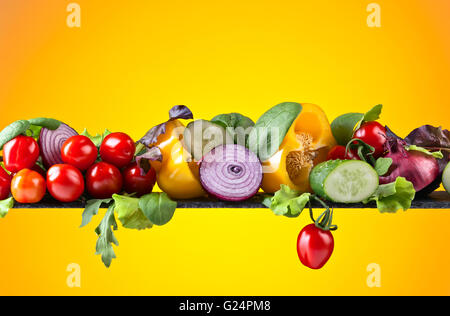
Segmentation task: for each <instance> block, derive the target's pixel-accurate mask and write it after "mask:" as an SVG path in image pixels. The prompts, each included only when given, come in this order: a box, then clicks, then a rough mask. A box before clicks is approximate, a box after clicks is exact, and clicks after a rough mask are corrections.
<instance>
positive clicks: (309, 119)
mask: <svg viewBox="0 0 450 316" xmlns="http://www.w3.org/2000/svg"><path fill="white" fill-rule="evenodd" d="M381 111H382V106H381V105H378V106H376V107H374V108H373V109H371V110H370V111H369V112H367V113H365V114H364V113H349V114H344V115H342V116H340V117H338V118H336V119H335V120H334V121H333V122H332V123H331V124H330V123H329V121H328V118H327V116H326V114H325V113H324V112H323V110H322V109H321V108H320V107H318V106H317V105H313V104H300V103H293V102H286V103H281V104H279V105H276V106H275V107H273V108H271V109H269V110H268V111H267V112H266V113H264V114H263V115H262V116H261V117H260V118H259V120H257V121H256V123H255V122H253V121H252V120H251V119H250V118H248V117H246V116H244V115H242V114H239V113H230V114H220V115H217V116H215V117H214V118H212V119H211V120H204V119H202V120H194V116H193V114H192V112H191V111H190V110H189V109H188V108H187V107H186V106H175V107H173V108H172V109H171V110H170V111H169V119H168V120H167V121H166V122H163V123H161V124H159V125H156V126H154V127H153V128H151V129H150V130H149V131H148V132H147V133H146V134H145V135H144V136H143V137H142V138H141V139H140V140H139V141H137V142H135V141H134V140H133V139H132V138H131V137H130V136H129V135H127V134H125V133H122V132H116V133H112V132H110V131H108V130H106V131H105V132H104V133H103V134H101V135H99V134H97V135H95V136H92V135H90V134H89V133H88V131H87V130H85V131H83V132H82V133H81V134H78V133H77V132H76V131H75V130H74V129H73V128H71V127H70V126H68V125H67V124H64V123H62V122H60V121H57V120H54V119H48V118H37V119H30V120H20V121H16V122H13V123H12V124H10V125H9V126H7V127H6V128H5V129H4V130H3V131H2V132H0V149H3V162H2V168H0V217H5V216H6V214H7V213H8V210H9V209H11V208H13V207H14V203H15V202H18V203H39V202H40V201H42V199H43V198H44V197H45V195H46V194H48V195H50V196H51V197H52V198H53V199H55V200H58V201H60V202H63V203H69V202H74V201H82V202H84V203H85V205H86V209H85V210H84V212H83V214H82V221H81V227H84V226H86V225H88V224H89V223H90V222H91V221H92V220H93V219H94V216H96V215H97V214H98V212H99V209H100V208H107V212H106V213H105V216H104V217H103V219H102V220H101V221H100V223H99V225H98V226H97V228H96V229H95V232H96V233H97V235H98V240H97V244H96V254H98V255H101V258H102V261H103V263H104V264H105V265H106V266H107V267H109V266H110V265H111V262H112V259H114V258H116V255H115V252H114V248H113V245H115V246H118V244H119V243H118V241H117V239H116V238H115V236H114V231H115V230H117V229H118V224H117V221H116V219H117V220H118V221H119V222H120V223H121V224H122V227H124V228H128V229H137V230H143V229H149V228H152V227H153V226H154V225H156V226H162V225H165V224H167V223H168V222H169V221H170V220H171V219H172V218H173V216H174V213H175V210H176V208H177V202H176V200H189V199H196V198H203V197H206V196H209V197H211V198H214V199H219V200H224V201H231V202H237V203H238V202H240V201H244V200H247V199H250V198H252V197H254V196H255V195H256V194H258V192H259V191H260V190H262V191H264V192H265V194H266V198H265V200H264V202H263V204H264V205H265V206H267V207H268V208H270V209H271V210H272V211H273V213H274V214H275V215H279V216H287V217H291V218H296V217H298V216H300V215H301V214H302V213H303V211H304V209H305V208H308V209H309V215H310V218H311V220H312V222H313V224H311V225H307V226H306V227H305V228H304V229H302V231H301V232H300V234H299V236H298V240H297V253H298V256H299V259H300V261H301V262H302V263H303V264H304V265H305V266H307V267H309V268H311V269H320V268H322V267H323V266H324V265H325V264H326V263H327V261H328V260H329V259H330V258H331V256H332V253H333V251H334V239H333V234H332V232H333V231H335V230H337V226H336V225H334V224H333V210H332V209H331V208H330V207H329V206H328V205H327V201H328V202H331V203H343V204H349V203H364V204H367V203H372V202H373V203H376V204H377V207H378V209H379V210H380V212H382V213H395V212H397V211H398V210H400V209H403V210H407V209H409V208H410V207H411V203H412V201H413V200H414V198H415V196H416V195H426V194H429V193H431V192H433V191H435V190H436V189H437V188H438V187H439V186H440V184H441V183H443V185H444V188H446V189H447V191H448V190H449V189H450V167H449V166H448V164H449V161H450V132H449V131H447V130H442V128H436V127H433V126H429V125H425V126H422V127H420V128H418V129H416V130H414V131H412V132H411V133H410V134H409V135H408V136H407V137H405V138H404V139H402V138H400V137H398V136H397V135H396V134H395V133H394V132H392V130H391V129H390V128H389V127H387V126H383V125H382V124H380V123H379V122H378V120H379V118H380V115H381ZM182 120H190V122H189V123H188V124H187V125H186V126H185V125H184V124H183V123H182ZM156 184H157V185H158V187H159V188H160V189H161V192H153V189H154V186H155V185H156ZM313 201H315V202H318V203H320V205H322V207H323V209H325V211H324V212H322V213H321V214H320V215H319V216H318V217H317V218H315V214H314V210H313V209H312V207H311V205H312V202H313Z"/></svg>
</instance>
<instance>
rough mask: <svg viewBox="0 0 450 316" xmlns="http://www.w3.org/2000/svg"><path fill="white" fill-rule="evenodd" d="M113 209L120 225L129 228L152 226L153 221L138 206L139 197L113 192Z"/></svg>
mask: <svg viewBox="0 0 450 316" xmlns="http://www.w3.org/2000/svg"><path fill="white" fill-rule="evenodd" d="M113 199H114V202H115V209H114V210H115V211H116V213H117V218H118V219H119V221H120V222H121V223H122V226H123V227H125V228H129V229H138V230H142V229H147V228H152V227H153V223H152V222H151V221H150V220H149V219H148V218H147V217H146V216H145V215H144V213H143V212H142V210H141V209H140V208H139V199H138V198H133V197H128V196H123V195H118V194H114V195H113Z"/></svg>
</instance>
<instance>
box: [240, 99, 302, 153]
mask: <svg viewBox="0 0 450 316" xmlns="http://www.w3.org/2000/svg"><path fill="white" fill-rule="evenodd" d="M302 109H303V107H302V105H301V104H300V103H293V102H285V103H281V104H278V105H277V106H275V107H273V108H271V109H270V110H269V111H267V112H266V113H264V114H263V115H262V116H261V118H260V119H259V120H258V121H257V122H256V124H255V128H254V129H253V130H252V131H251V132H250V135H249V137H248V148H249V149H250V150H251V151H253V152H254V153H255V154H256V155H257V156H258V157H259V159H261V161H265V160H267V159H269V158H270V157H272V156H273V155H274V154H275V153H276V152H277V151H278V149H279V148H280V145H281V143H282V142H283V140H284V138H285V137H286V134H287V132H288V131H289V129H290V128H291V126H292V123H293V122H294V121H295V119H296V118H297V117H298V115H299V114H300V112H301V111H302Z"/></svg>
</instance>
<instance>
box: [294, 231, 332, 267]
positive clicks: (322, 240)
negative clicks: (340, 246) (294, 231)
mask: <svg viewBox="0 0 450 316" xmlns="http://www.w3.org/2000/svg"><path fill="white" fill-rule="evenodd" d="M333 250H334V238H333V235H332V234H331V232H329V231H325V230H322V229H320V228H317V227H316V225H315V224H311V225H308V226H306V227H305V228H303V230H302V231H301V232H300V234H299V235H298V240H297V253H298V257H299V258H300V261H301V262H302V263H303V264H304V265H305V266H307V267H309V268H311V269H321V268H322V267H323V266H324V265H325V264H326V263H327V262H328V260H329V259H330V257H331V255H332V254H333Z"/></svg>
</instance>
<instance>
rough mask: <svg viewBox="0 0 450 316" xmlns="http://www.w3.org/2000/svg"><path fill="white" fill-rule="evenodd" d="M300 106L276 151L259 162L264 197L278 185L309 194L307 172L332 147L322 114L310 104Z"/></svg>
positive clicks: (328, 128)
mask: <svg viewBox="0 0 450 316" xmlns="http://www.w3.org/2000/svg"><path fill="white" fill-rule="evenodd" d="M302 106H303V109H302V111H301V113H300V114H299V115H298V117H297V118H296V120H295V121H294V123H293V124H292V126H291V128H290V129H289V131H288V133H287V134H286V136H285V138H284V140H283V142H282V143H281V145H280V148H279V150H278V151H277V152H276V153H275V154H274V155H273V156H272V157H271V158H269V159H268V160H267V161H264V162H262V164H263V167H264V172H265V173H264V178H263V183H262V189H263V190H264V191H265V192H266V193H275V192H276V191H278V190H280V187H281V184H285V185H288V186H289V187H290V188H292V189H294V190H297V191H299V192H302V193H303V192H311V187H310V185H309V174H310V172H311V170H312V169H313V168H314V166H316V165H317V164H319V163H321V162H323V161H325V160H326V157H327V154H328V152H329V150H330V149H331V148H332V147H333V146H334V145H335V144H336V141H335V139H334V137H333V134H332V133H331V127H330V123H329V121H328V118H327V116H326V114H325V112H324V111H323V110H322V109H321V108H320V107H319V106H317V105H314V104H302Z"/></svg>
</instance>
